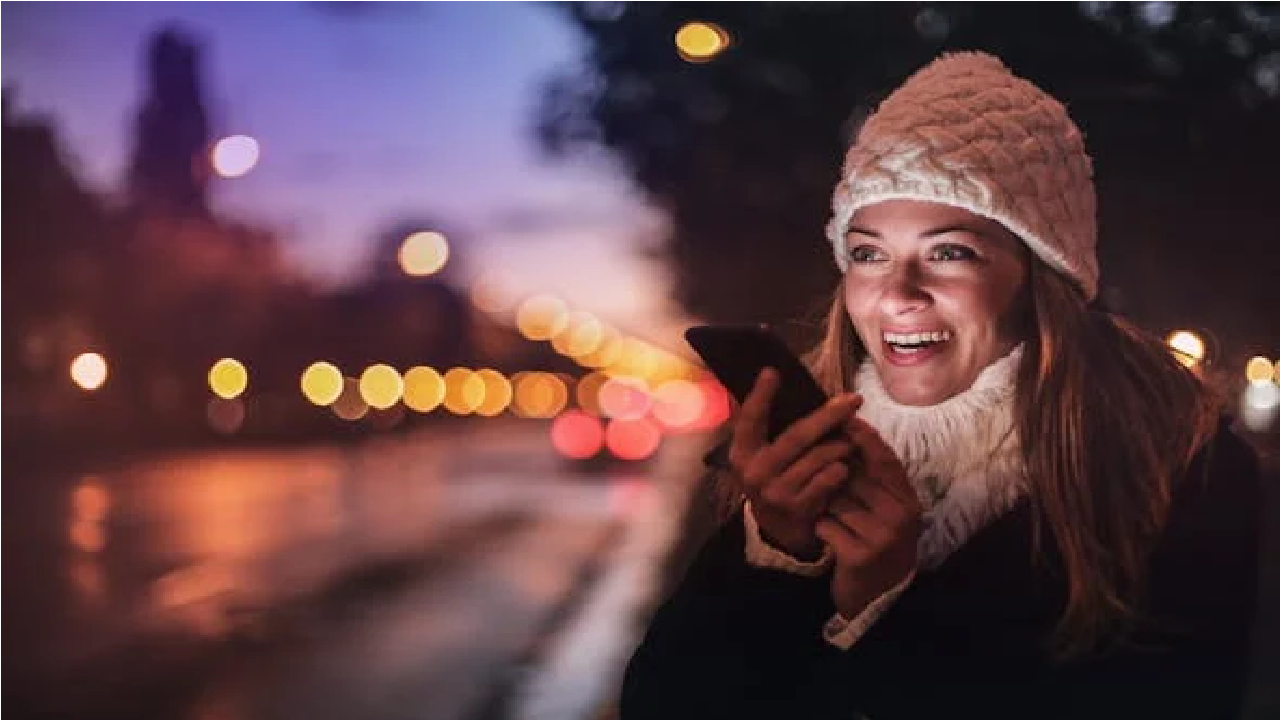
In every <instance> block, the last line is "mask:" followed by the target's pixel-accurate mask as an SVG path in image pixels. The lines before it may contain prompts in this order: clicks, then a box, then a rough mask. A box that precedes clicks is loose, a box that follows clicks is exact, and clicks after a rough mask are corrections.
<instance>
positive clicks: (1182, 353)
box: [1166, 330, 1204, 367]
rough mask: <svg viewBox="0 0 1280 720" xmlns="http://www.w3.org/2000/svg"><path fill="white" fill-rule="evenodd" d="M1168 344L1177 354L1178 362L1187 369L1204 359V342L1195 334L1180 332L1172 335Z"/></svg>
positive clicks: (1185, 331)
mask: <svg viewBox="0 0 1280 720" xmlns="http://www.w3.org/2000/svg"><path fill="white" fill-rule="evenodd" d="M1166 342H1168V344H1169V347H1171V348H1173V350H1174V352H1175V353H1176V354H1177V357H1178V361H1179V362H1181V363H1182V364H1183V365H1186V366H1187V367H1192V366H1194V365H1196V364H1198V363H1199V362H1200V361H1201V360H1203V359H1204V340H1201V339H1200V336H1199V335H1196V334H1195V333H1193V332H1190V331H1187V330H1178V331H1177V332H1174V333H1170V334H1169V337H1168V339H1167V340H1166Z"/></svg>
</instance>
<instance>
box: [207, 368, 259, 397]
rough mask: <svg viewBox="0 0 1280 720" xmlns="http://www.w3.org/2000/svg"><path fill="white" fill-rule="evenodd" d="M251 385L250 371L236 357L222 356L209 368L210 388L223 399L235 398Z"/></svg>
mask: <svg viewBox="0 0 1280 720" xmlns="http://www.w3.org/2000/svg"><path fill="white" fill-rule="evenodd" d="M248 387H249V371H248V369H246V368H245V366H244V365H243V364H242V363H241V362H240V361H239V360H236V359H235V358H222V359H221V360H219V361H218V362H216V363H214V364H213V367H211V368H209V389H210V390H212V391H213V394H214V395H217V396H218V397H220V398H222V399H223V400H234V399H235V398H238V397H240V395H241V394H242V393H243V392H244V391H245V389H246V388H248Z"/></svg>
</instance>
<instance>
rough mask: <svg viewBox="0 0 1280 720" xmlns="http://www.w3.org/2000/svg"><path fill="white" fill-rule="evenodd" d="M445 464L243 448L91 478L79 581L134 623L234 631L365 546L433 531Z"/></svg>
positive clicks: (365, 551) (80, 533) (74, 521)
mask: <svg viewBox="0 0 1280 720" xmlns="http://www.w3.org/2000/svg"><path fill="white" fill-rule="evenodd" d="M417 454H418V455H419V456H421V453H420V452H419V453H417ZM415 460H423V462H420V463H417V462H415ZM389 462H394V463H396V464H395V465H394V466H391V465H388V464H387V463H389ZM434 467H435V464H434V463H432V462H431V461H430V458H422V457H413V453H410V457H405V453H403V452H401V453H400V454H399V456H397V457H396V458H394V459H386V458H377V457H373V458H370V457H361V458H357V457H356V456H354V455H353V454H349V453H345V452H344V451H340V450H308V451H287V452H281V451H262V452H241V451H237V452H224V453H211V454H202V455H189V456H181V455H178V456H172V457H167V458H162V459H159V460H154V461H151V462H148V463H145V464H141V465H138V466H134V467H131V468H127V469H125V470H123V471H121V472H119V473H115V474H111V475H110V476H101V475H89V476H85V477H83V478H81V479H80V480H79V481H78V482H77V483H75V484H74V486H73V487H72V489H71V493H70V498H69V502H68V514H67V525H66V527H67V530H66V533H67V535H66V537H67V538H68V542H69V544H70V548H71V549H72V553H71V555H70V556H69V558H68V563H69V567H68V568H67V574H68V577H69V580H70V587H71V590H72V592H73V593H74V595H75V596H76V598H77V601H78V606H80V607H82V609H85V610H96V611H97V612H98V613H100V614H101V613H106V612H107V611H108V609H109V607H110V606H111V605H112V604H113V603H115V604H117V605H121V606H128V607H129V612H131V613H134V615H135V616H136V617H134V618H133V621H135V622H142V623H145V624H148V625H156V624H162V625H176V626H178V627H180V628H185V629H186V630H187V631H190V632H193V633H195V634H198V635H201V636H211V635H212V636H218V635H223V634H225V633H227V632H228V631H230V630H232V629H234V627H233V626H234V625H235V623H236V622H237V619H236V618H243V617H249V616H251V614H252V611H253V610H254V609H256V608H261V607H263V606H265V605H267V604H270V603H273V602H277V601H280V600H284V599H287V598H288V597H289V596H291V595H293V594H296V593H302V592H306V591H308V590H311V589H314V588H315V587H316V586H317V585H319V584H320V583H323V582H324V581H325V580H326V579H327V578H330V577H332V576H333V574H334V572H335V571H336V570H337V569H338V568H340V567H343V566H344V565H345V564H346V563H349V562H351V561H352V559H353V558H355V557H357V556H362V557H368V556H370V555H374V556H377V555H393V554H395V553H398V552H402V551H404V550H405V549H406V548H409V547H410V546H412V545H413V544H415V543H420V542H425V541H426V540H427V539H428V538H429V535H430V527H429V521H430V518H431V517H432V512H431V511H432V508H433V504H434V498H435V496H436V494H437V492H438V491H437V489H436V488H437V486H438V484H439V483H438V482H435V480H436V479H437V478H436V472H435V470H434ZM424 525H426V526H427V527H424ZM117 561H118V562H117ZM112 592H114V593H115V596H114V597H113V595H112ZM90 622H93V619H92V618H90Z"/></svg>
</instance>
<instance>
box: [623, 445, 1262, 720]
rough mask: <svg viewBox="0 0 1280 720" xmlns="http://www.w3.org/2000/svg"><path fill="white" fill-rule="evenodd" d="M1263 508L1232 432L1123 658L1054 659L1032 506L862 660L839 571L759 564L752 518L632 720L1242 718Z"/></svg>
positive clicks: (974, 547) (874, 635)
mask: <svg viewBox="0 0 1280 720" xmlns="http://www.w3.org/2000/svg"><path fill="white" fill-rule="evenodd" d="M1259 513H1260V502H1259V469H1258V461H1257V458H1256V456H1255V455H1254V454H1253V453H1252V451H1251V450H1250V449H1249V448H1247V447H1246V446H1245V445H1244V443H1243V442H1242V441H1241V440H1240V439H1239V438H1237V437H1236V436H1235V435H1234V434H1232V433H1230V432H1229V431H1228V430H1226V428H1225V427H1224V428H1223V429H1222V430H1221V431H1220V432H1219V433H1218V435H1217V436H1216V438H1215V439H1214V441H1213V442H1212V443H1211V444H1210V445H1209V447H1208V448H1207V449H1206V450H1205V451H1202V452H1201V453H1200V455H1199V456H1198V457H1197V459H1196V460H1195V461H1194V462H1193V464H1192V466H1191V468H1190V470H1189V472H1188V473H1187V476H1186V478H1184V480H1183V481H1182V482H1180V483H1178V484H1177V485H1176V486H1175V493H1174V499H1173V505H1172V508H1171V511H1170V516H1169V521H1168V524H1167V526H1166V530H1165V532H1164V534H1163V536H1162V539H1161V541H1160V543H1159V545H1158V547H1157V549H1156V551H1155V552H1154V554H1153V556H1152V559H1151V566H1150V576H1149V590H1148V602H1147V603H1146V605H1145V607H1144V608H1143V609H1144V611H1145V613H1144V615H1145V617H1146V618H1147V620H1146V622H1144V623H1143V625H1142V629H1141V630H1140V631H1138V632H1136V634H1135V635H1134V636H1133V638H1132V639H1131V641H1130V642H1129V643H1128V644H1127V645H1125V646H1124V647H1123V648H1122V649H1119V650H1115V651H1112V652H1111V653H1109V654H1106V655H1101V656H1093V657H1089V658H1085V659H1081V660H1076V661H1073V662H1067V663H1054V662H1051V661H1050V660H1049V659H1048V656H1047V654H1046V653H1045V651H1044V643H1045V641H1046V639H1047V638H1048V637H1049V635H1050V633H1051V630H1052V628H1053V626H1054V623H1055V622H1056V620H1057V619H1058V616H1059V614H1060V611H1061V609H1062V607H1063V606H1064V602H1065V598H1066V586H1065V583H1064V582H1063V579H1062V573H1061V571H1060V569H1059V564H1058V563H1057V562H1056V561H1055V557H1056V553H1055V551H1054V550H1053V548H1048V549H1047V552H1046V556H1045V561H1043V562H1040V563H1035V562H1033V558H1032V549H1031V548H1032V546H1031V538H1032V519H1031V510H1030V506H1029V504H1028V503H1026V502H1023V503H1021V504H1019V505H1017V506H1015V507H1014V509H1012V510H1011V511H1009V512H1008V513H1006V514H1005V515H1003V516H1001V517H1000V518H998V519H997V520H995V521H993V522H992V523H991V524H990V525H988V526H987V527H985V528H984V529H982V530H980V531H979V532H978V533H977V534H975V535H974V536H973V537H972V538H971V539H970V540H969V541H968V542H967V543H966V544H965V545H964V546H963V547H961V548H960V549H958V550H957V551H956V552H955V553H954V554H952V555H951V556H950V557H949V558H948V559H947V560H946V561H945V562H943V563H942V565H940V566H939V567H938V568H937V569H936V570H934V571H931V572H923V571H922V572H921V573H919V574H917V576H916V579H915V581H914V582H913V583H912V585H911V586H910V587H909V588H908V589H907V591H906V592H905V593H904V594H903V595H902V596H901V597H900V598H899V599H898V600H897V602H896V603H895V604H894V605H893V606H892V607H891V609H890V610H889V611H888V612H886V613H885V614H884V615H883V616H881V618H880V619H879V620H878V621H877V622H876V623H875V624H874V625H873V626H872V627H871V628H870V630H868V631H867V633H866V634H865V635H864V636H863V637H862V638H861V639H859V640H858V642H857V643H856V644H855V645H854V646H853V647H852V648H850V649H849V650H847V651H844V650H840V649H838V648H836V647H833V646H831V645H830V644H828V643H827V642H826V641H825V640H824V639H823V637H822V627H823V625H824V623H825V622H826V621H827V620H828V618H830V617H831V615H832V614H833V613H834V612H835V607H834V605H833V603H832V600H831V597H830V594H829V577H825V578H816V579H813V578H805V577H800V576H797V575H792V574H788V573H784V572H780V571H776V570H766V569H760V568H756V567H752V566H749V565H748V564H747V563H746V562H745V560H744V543H745V537H744V535H745V533H744V530H743V522H742V516H741V512H739V513H738V514H737V515H735V516H734V517H733V518H731V519H730V520H729V521H728V522H726V523H725V525H724V526H723V527H721V528H720V529H719V530H718V532H716V533H715V534H714V535H713V536H712V538H711V539H710V540H709V541H708V542H707V544H706V545H705V546H704V547H703V548H702V550H701V552H700V554H699V555H698V557H697V559H696V560H695V561H694V563H693V564H692V566H691V567H690V569H689V571H688V573H687V575H686V576H685V578H684V580H683V582H682V583H681V584H680V585H679V586H678V587H677V589H676V590H675V592H674V593H673V595H672V596H671V597H670V598H669V599H668V600H667V601H666V603H665V604H664V605H663V606H662V607H661V608H660V609H659V610H658V612H657V614H656V615H655V616H654V618H653V620H652V623H651V624H650V626H649V629H648V632H647V633H646V635H645V637H644V640H643V642H642V643H641V645H640V647H639V648H638V649H637V650H636V652H635V654H634V655H633V657H632V658H631V661H630V663H629V664H628V667H627V671H626V675H625V679H624V683H623V691H622V698H621V716H622V720H648V719H650V718H652V719H654V720H676V719H677V718H699V719H700V720H707V719H710V718H726V720H754V719H756V718H759V719H760V720H783V719H787V720H789V719H792V718H796V719H804V718H814V719H825V718H831V719H832V720H855V719H856V718H858V717H859V714H860V713H861V714H863V715H865V716H866V717H869V718H871V719H872V720H907V719H909V718H910V719H915V718H919V719H920V720H943V719H946V718H982V719H983V720H997V719H1001V718H1017V719H1019V720H1023V719H1028V718H1079V719H1080V720H1086V719H1089V720H1092V719H1094V718H1186V719H1187V720H1192V719H1194V720H1209V719H1213V718H1238V717H1239V716H1240V713H1241V704H1242V700H1243V698H1242V696H1243V693H1244V688H1245V684H1246V680H1247V677H1248V659H1249V655H1250V652H1249V650H1250V628H1251V625H1252V622H1253V620H1254V611H1255V605H1256V597H1257V576H1258V519H1259V518H1258V516H1259ZM1045 540H1046V544H1049V545H1051V544H1052V543H1051V540H1050V536H1048V534H1047V533H1046V537H1045Z"/></svg>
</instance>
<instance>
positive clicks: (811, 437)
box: [755, 394, 862, 475]
mask: <svg viewBox="0 0 1280 720" xmlns="http://www.w3.org/2000/svg"><path fill="white" fill-rule="evenodd" d="M861 404H862V397H861V396H859V395H852V394H846V395H838V396H836V397H834V398H832V399H830V400H828V401H827V402H826V404H824V405H823V406H822V407H821V408H818V409H817V410H815V411H814V412H812V413H810V414H809V415H808V416H806V417H804V418H803V419H801V420H798V421H796V423H795V424H793V425H792V426H791V427H789V428H787V430H786V431H784V432H783V433H782V434H781V435H779V436H778V438H777V440H775V441H774V442H772V443H770V444H768V445H766V446H764V447H763V448H761V449H760V452H759V453H758V454H757V456H756V462H759V463H760V466H759V467H757V468H755V471H756V472H757V473H760V474H764V475H778V474H780V473H781V472H782V471H783V470H785V469H786V468H787V467H788V466H789V465H791V464H792V463H794V462H795V461H796V460H797V459H799V458H800V456H801V455H803V454H804V453H805V452H807V451H808V450H809V449H810V448H811V447H813V446H814V445H816V444H817V443H818V441H820V440H821V439H822V437H823V436H824V435H826V434H827V433H828V432H830V431H831V429H832V428H839V427H841V426H843V424H844V423H845V422H846V421H847V420H848V417H849V416H850V415H852V414H853V412H854V411H855V410H856V409H857V408H858V406H859V405H861Z"/></svg>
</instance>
